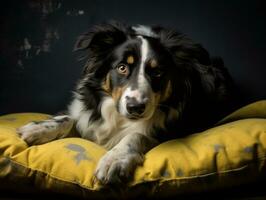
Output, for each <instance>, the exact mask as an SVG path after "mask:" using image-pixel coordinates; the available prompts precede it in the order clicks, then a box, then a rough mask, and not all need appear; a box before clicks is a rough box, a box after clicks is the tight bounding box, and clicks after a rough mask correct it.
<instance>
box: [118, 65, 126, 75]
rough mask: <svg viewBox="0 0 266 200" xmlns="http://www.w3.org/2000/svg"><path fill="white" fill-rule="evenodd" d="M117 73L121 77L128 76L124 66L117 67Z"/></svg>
mask: <svg viewBox="0 0 266 200" xmlns="http://www.w3.org/2000/svg"><path fill="white" fill-rule="evenodd" d="M117 71H118V73H119V74H122V75H128V74H129V69H128V66H126V65H125V64H120V65H118V66H117Z"/></svg>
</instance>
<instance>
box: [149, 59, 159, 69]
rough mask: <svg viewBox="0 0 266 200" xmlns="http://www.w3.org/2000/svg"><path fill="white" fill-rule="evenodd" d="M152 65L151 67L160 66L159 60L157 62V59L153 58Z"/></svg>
mask: <svg viewBox="0 0 266 200" xmlns="http://www.w3.org/2000/svg"><path fill="white" fill-rule="evenodd" d="M150 66H151V68H155V67H157V66H158V62H157V60H155V59H152V60H151V61H150Z"/></svg>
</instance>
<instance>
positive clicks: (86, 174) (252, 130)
mask: <svg viewBox="0 0 266 200" xmlns="http://www.w3.org/2000/svg"><path fill="white" fill-rule="evenodd" d="M48 117H49V115H45V114H38V113H22V114H10V115H5V116H2V117H0V189H1V187H2V186H4V185H5V187H9V188H13V189H18V188H19V187H20V186H21V187H22V186H23V188H28V189H29V190H32V191H34V190H36V189H34V187H35V188H38V189H43V190H48V191H53V192H59V193H64V194H72V195H76V196H82V197H89V198H98V197H106V196H107V195H108V197H111V196H113V195H123V196H124V197H125V196H130V197H136V196H138V195H140V194H141V196H142V197H143V195H148V196H155V195H156V197H165V196H169V195H175V194H179V193H185V192H195V191H206V190H210V189H213V188H221V187H228V186H231V185H237V184H240V183H246V182H250V181H253V180H256V179H257V178H258V177H259V176H262V175H264V174H265V172H266V101H260V102H256V103H254V104H251V105H249V106H246V107H244V108H242V109H240V110H238V111H236V112H235V113H233V114H231V115H230V116H228V117H227V118H225V119H224V120H222V121H221V122H219V124H222V125H219V126H217V127H215V128H212V129H209V130H206V131H204V132H202V133H197V134H194V135H190V136H188V137H186V138H183V139H176V140H171V141H168V142H165V143H163V144H160V145H159V146H157V147H155V148H153V149H152V150H150V151H149V152H148V153H147V154H146V156H145V162H144V164H143V166H139V167H138V168H137V169H136V172H135V175H134V180H133V181H132V182H130V183H128V186H127V187H126V188H123V190H122V191H121V190H115V191H114V190H111V189H108V188H103V187H102V186H101V185H99V184H98V182H95V181H94V179H93V172H94V169H95V167H96V165H97V162H98V161H99V159H100V157H101V156H102V155H104V154H105V153H106V150H105V149H103V148H102V147H100V146H98V145H96V144H94V143H92V142H90V141H88V140H84V139H81V138H66V139H60V140H57V141H53V142H50V143H47V144H43V145H38V146H31V147H28V146H27V144H26V143H25V142H24V141H22V140H21V139H20V138H19V137H18V136H17V135H16V133H15V129H16V128H17V127H19V126H21V125H23V124H25V123H27V122H29V121H32V120H35V121H37V120H42V119H46V118H48ZM245 118H246V119H245ZM238 119H240V120H238ZM14 183H15V184H14ZM33 186H34V187H33ZM121 193H123V194H121Z"/></svg>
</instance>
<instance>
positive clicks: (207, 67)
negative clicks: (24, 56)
mask: <svg viewBox="0 0 266 200" xmlns="http://www.w3.org/2000/svg"><path fill="white" fill-rule="evenodd" d="M74 50H75V51H83V52H84V53H85V54H86V64H85V67H84V71H83V74H82V77H81V79H80V80H79V82H78V84H77V87H76V90H75V92H74V96H73V100H72V102H71V103H70V105H69V107H68V111H67V114H66V115H59V116H54V117H52V118H51V119H48V120H45V121H40V122H31V123H29V124H27V125H25V126H23V127H21V128H19V129H18V134H19V135H20V136H21V138H22V139H23V140H25V141H26V142H27V143H28V144H29V145H36V144H43V143H46V142H49V141H52V140H55V139H59V138H64V137H67V136H69V134H70V132H71V130H72V128H75V129H76V130H77V132H78V133H79V135H80V136H81V137H82V138H85V139H88V140H91V141H93V142H95V143H97V144H99V145H101V146H103V147H105V148H106V149H108V150H109V151H108V152H107V153H106V154H105V155H104V156H103V157H102V158H101V160H100V161H99V163H98V165H97V168H96V170H95V177H96V179H98V180H99V182H100V183H101V184H103V185H105V184H116V183H119V182H120V183H121V182H122V181H123V180H128V178H130V177H131V175H132V173H133V172H134V170H135V168H136V167H137V165H141V164H142V163H143V160H144V154H145V152H147V151H148V150H150V149H151V148H152V147H154V146H155V145H157V144H158V143H160V142H162V141H164V140H168V139H171V138H177V137H180V134H181V133H182V134H183V133H185V134H189V133H193V132H197V131H200V130H203V129H205V128H207V127H210V126H211V125H213V124H214V123H215V121H216V120H217V119H219V118H220V117H221V116H222V115H223V114H224V113H225V110H226V109H225V108H226V106H227V105H228V103H230V101H229V97H230V93H231V92H230V91H231V89H230V88H231V86H232V80H231V78H230V75H229V74H228V71H227V70H226V69H225V67H224V66H223V61H222V60H221V59H220V58H210V56H209V54H208V52H207V51H206V50H205V49H204V48H203V47H202V46H201V45H200V44H198V43H195V42H193V41H192V40H191V39H189V38H188V37H187V36H186V35H184V34H181V33H179V32H176V31H174V30H170V29H165V28H162V27H159V26H143V25H137V26H126V25H124V24H120V23H118V22H110V23H105V24H101V25H97V26H94V27H93V28H92V29H90V31H89V32H87V33H85V34H83V35H81V36H80V37H79V38H78V40H77V42H76V44H75V47H74Z"/></svg>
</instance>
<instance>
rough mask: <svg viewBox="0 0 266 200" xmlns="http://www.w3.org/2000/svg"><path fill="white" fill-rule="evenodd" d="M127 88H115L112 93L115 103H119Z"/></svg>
mask: <svg viewBox="0 0 266 200" xmlns="http://www.w3.org/2000/svg"><path fill="white" fill-rule="evenodd" d="M126 88H127V86H123V87H117V88H114V89H113V91H112V97H113V99H114V101H115V102H116V103H117V101H118V100H119V99H120V98H121V96H122V94H123V93H124V91H125V90H126Z"/></svg>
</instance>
